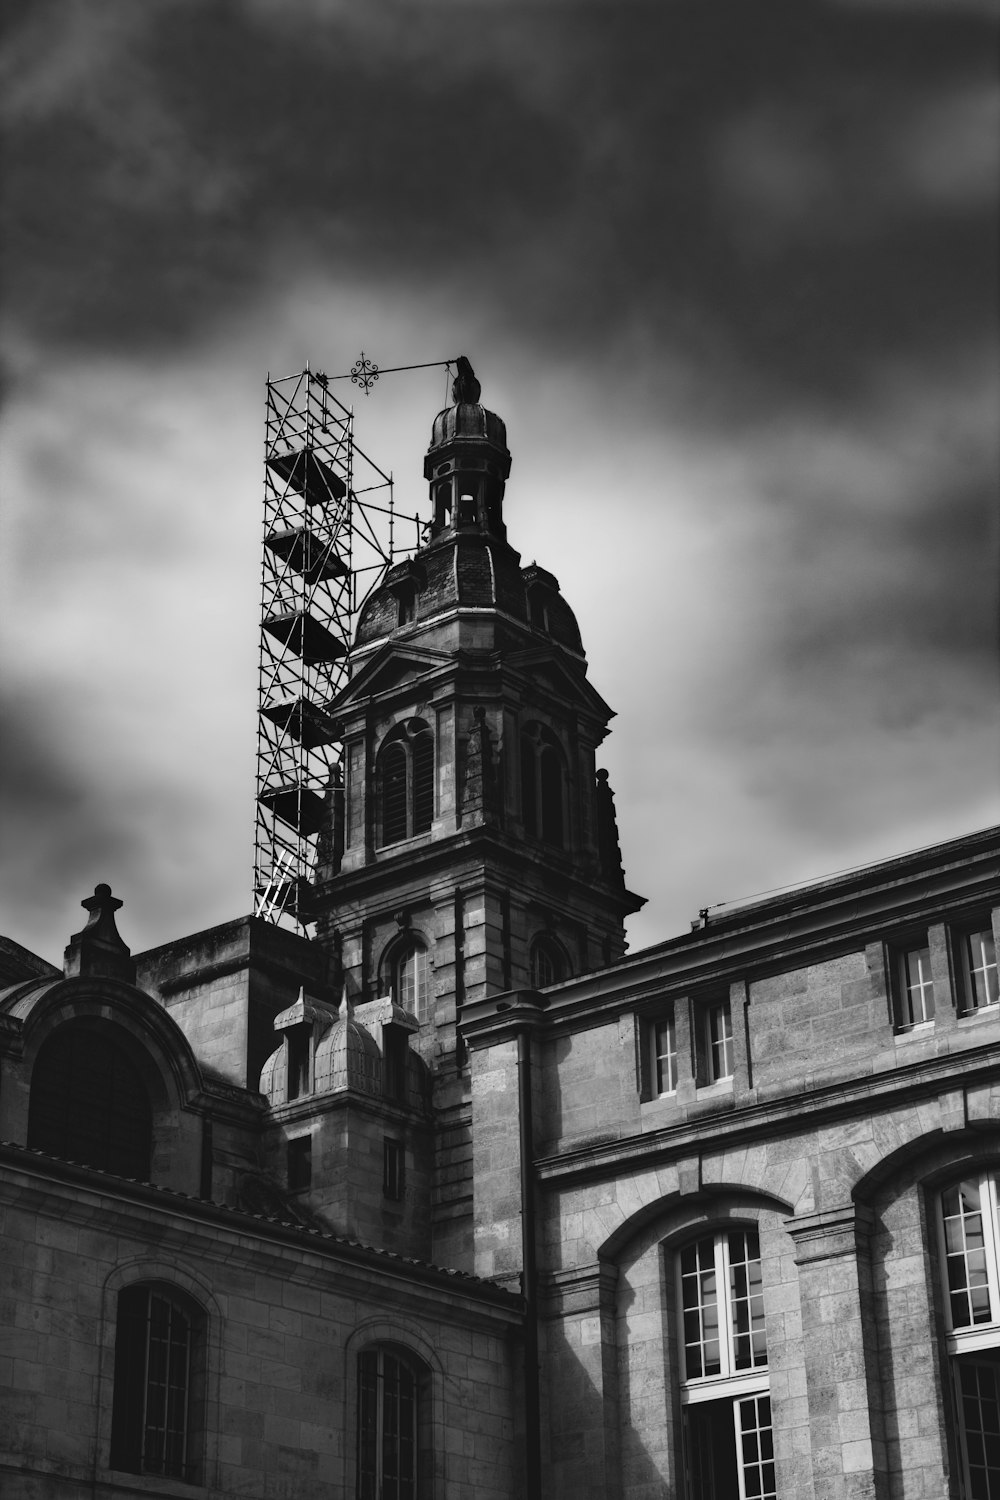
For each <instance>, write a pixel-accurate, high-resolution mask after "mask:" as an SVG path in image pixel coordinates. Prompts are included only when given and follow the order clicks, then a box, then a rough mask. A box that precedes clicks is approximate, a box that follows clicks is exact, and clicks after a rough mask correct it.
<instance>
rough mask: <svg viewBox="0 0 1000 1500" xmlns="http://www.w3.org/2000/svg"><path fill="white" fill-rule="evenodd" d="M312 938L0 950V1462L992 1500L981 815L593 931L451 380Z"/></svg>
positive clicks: (240, 934)
mask: <svg viewBox="0 0 1000 1500" xmlns="http://www.w3.org/2000/svg"><path fill="white" fill-rule="evenodd" d="M454 398H455V399H454V404H453V405H452V406H451V407H449V408H447V409H446V410H445V411H443V412H441V413H440V414H439V415H438V417H437V418H436V419H435V422H434V426H433V430H432V439H431V445H430V448H429V451H428V454H427V458H426V463H425V474H426V477H427V479H428V481H429V484H430V491H431V524H430V534H429V539H428V540H427V542H426V544H425V545H424V546H423V547H422V548H421V549H420V550H419V551H418V552H417V554H416V555H415V557H413V558H412V559H410V560H408V561H407V562H405V563H400V564H398V565H397V566H395V567H393V568H391V569H390V570H389V571H388V572H387V574H386V576H385V578H384V580H383V581H382V584H381V586H380V587H379V588H378V589H377V590H376V591H375V592H374V594H373V595H372V596H371V598H370V599H369V601H368V603H367V605H366V607H365V609H364V612H363V614H362V617H361V621H360V624H359V628H358V634H357V639H356V642H355V650H354V653H353V659H352V661H353V669H352V676H351V680H350V683H349V685H348V687H347V688H346V689H345V690H344V692H343V693H342V694H341V696H340V698H339V699H338V701H337V702H336V703H334V704H333V705H332V706H331V712H332V713H333V715H334V716H335V717H336V719H337V720H338V722H339V725H340V732H341V733H342V737H343V744H344V766H345V783H344V792H343V799H342V801H341V800H340V799H337V798H335V799H333V801H332V804H331V819H332V824H331V828H330V830H329V837H328V838H327V839H326V840H325V841H324V844H323V849H324V854H323V863H322V866H321V868H320V869H319V870H318V871H317V878H316V896H315V900H316V906H315V915H316V929H315V930H316V936H315V938H314V939H306V938H304V937H300V936H297V935H295V934H293V933H290V932H288V931H285V930H283V929H280V928H278V927H274V926H271V925H269V924H267V923H265V922H262V921H259V920H257V919H254V918H247V919H243V920H240V921H235V922H232V923H229V924H225V925H223V926H221V927H217V928H213V929H211V930H209V931H206V932H201V933H198V934H196V935H194V936H192V937H188V938H184V939H181V940H179V941H177V942H174V943H170V944H167V945H165V946H164V947H162V948H158V949H156V950H153V951H151V952H148V953H143V954H139V955H136V956H134V957H133V956H132V955H131V954H130V952H129V949H128V947H127V945H126V943H125V941H124V940H123V938H122V937H121V936H120V935H119V932H118V928H117V922H116V912H117V910H118V908H119V907H120V905H121V903H120V901H118V900H117V899H116V898H115V897H114V896H112V894H111V892H110V891H109V890H108V888H107V887H106V886H99V887H98V888H97V890H96V891H95V894H94V896H93V897H90V898H88V899H87V900H86V901H85V902H84V903H83V904H84V906H85V908H86V909H87V912H88V920H87V924H86V926H85V927H84V928H83V929H82V930H81V931H80V932H78V933H77V934H75V935H74V936H73V937H72V939H71V940H70V943H69V946H68V947H67V950H66V959H65V965H64V969H63V971H62V972H59V971H57V970H55V969H53V968H52V967H51V966H50V965H48V964H46V963H45V962H44V961H43V960H40V959H37V958H35V957H34V956H33V955H31V954H29V953H27V952H26V951H25V950H24V949H22V948H19V947H18V946H17V944H16V943H14V942H5V943H4V944H3V945H2V947H0V981H2V983H3V985H5V986H6V988H4V989H2V990H0V1139H2V1140H3V1142H4V1143H5V1144H4V1145H3V1146H2V1147H0V1184H2V1188H0V1213H2V1219H0V1224H2V1236H3V1257H4V1258H3V1265H4V1279H3V1297H2V1306H0V1387H2V1390H3V1398H2V1413H0V1416H2V1424H0V1494H2V1495H3V1496H4V1497H5V1500H6V1497H7V1496H11V1497H13V1500H29V1497H30V1500H43V1497H44V1500H50V1497H51V1500H69V1497H73V1500H77V1497H79V1500H83V1497H84V1496H86V1497H87V1500H111V1497H122V1496H134V1495H143V1496H145V1495H160V1496H169V1497H177V1500H180V1497H191V1500H215V1497H221V1496H237V1495H238V1496H242V1497H253V1500H257V1497H261V1500H265V1497H266V1500H285V1497H287V1500H333V1497H352V1500H354V1497H360V1500H431V1497H434V1500H437V1497H443V1500H501V1497H512V1496H521V1495H523V1496H526V1497H531V1500H538V1497H541V1496H544V1497H553V1500H580V1497H587V1500H590V1497H593V1500H599V1497H601V1500H603V1497H613V1500H653V1497H656V1500H665V1497H670V1500H682V1497H684V1500H750V1497H756V1500H766V1497H769V1496H771V1497H778V1496H780V1497H783V1500H834V1497H837V1500H841V1497H844V1500H847V1497H851V1500H861V1497H878V1500H883V1497H884V1500H889V1497H900V1500H902V1497H906V1500H943V1497H954V1500H958V1497H963V1500H980V1497H987V1500H989V1497H993V1496H996V1495H998V1494H1000V1223H998V1208H997V1194H998V1186H997V1183H998V1170H1000V1139H998V1132H1000V996H998V984H997V959H996V952H997V942H998V938H1000V830H997V829H994V830H989V831H987V832H984V833H977V834H973V835H970V836H969V837H967V838H964V839H960V840H955V841H953V842H951V843H949V844H945V845H941V846H939V847H937V848H934V849H930V850H924V851H921V852H919V853H917V854H910V855H907V856H905V857H902V858H900V859H897V860H892V861H889V862H887V863H885V864H882V865H878V866H874V867H871V868H869V869H866V870H864V871H861V872H856V873H853V874H850V875H846V876H842V877H839V878H837V879H833V880H828V881H824V882H821V883H819V884H816V885H813V886H811V887H808V888H802V889H798V890H796V891H795V892H793V893H791V894H784V895H780V896H777V897H775V898H773V899H770V900H767V901H763V902H759V903H757V904H754V905H747V906H743V907H741V908H739V909H736V910H733V911H732V912H730V913H729V914H728V915H726V916H725V917H724V918H720V919H718V920H713V921H711V922H707V923H706V922H704V921H702V922H701V923H700V924H699V925H697V926H696V927H694V928H693V929H692V930H691V932H690V933H686V934H684V935H683V936H681V937H679V938H676V939H673V940H671V941H668V942H666V943H663V944H662V945H659V946H657V947H655V948H652V949H648V950H646V951H644V952H641V953H637V954H634V955H626V952H625V942H624V920H625V917H626V916H627V915H628V914H629V912H631V911H634V910H636V909H637V907H638V905H639V904H640V902H639V898H637V897H635V896H633V895H632V894H631V893H630V892H629V891H628V890H627V888H626V886H625V882H624V877H623V873H622V866H621V857H620V853H619V848H618V837H617V832H616V827H615V816H614V804H613V799H612V795H611V792H610V788H609V787H608V782H607V776H606V773H604V772H603V771H601V770H600V768H599V767H598V764H597V751H598V748H599V745H600V743H601V741H602V739H603V737H604V736H605V734H606V733H607V727H608V722H609V719H610V716H611V711H610V709H609V708H608V706H607V705H606V704H605V702H604V701H603V699H602V698H601V697H600V696H599V694H598V693H597V691H596V690H595V689H594V688H593V687H592V686H591V684H590V682H589V681H588V678H587V667H586V658H585V655H584V651H583V646H582V643H581V640H580V635H579V631H578V628H577V625H576V621H575V619H574V617H573V615H572V612H571V610H570V608H569V606H568V605H567V603H566V601H565V600H564V599H563V598H562V595H561V593H560V590H559V585H558V582H557V580H556V579H555V577H554V576H553V575H552V574H551V573H548V572H546V571H544V570H543V569H541V568H538V567H535V566H532V567H529V568H524V567H522V566H521V563H520V559H519V557H518V555H517V553H516V552H515V551H514V550H513V549H512V547H511V546H510V545H509V544H508V542H507V539H506V530H505V526H504V520H503V497H504V486H505V482H506V479H507V476H508V472H509V469H510V454H509V452H508V450H507V445H506V434H505V431H504V427H503V423H502V422H501V421H500V419H499V418H498V417H497V416H496V415H495V414H494V413H492V412H489V411H487V410H486V409H485V408H484V407H483V406H482V405H481V404H480V401H479V389H478V383H477V382H475V380H474V377H472V375H471V371H468V370H467V369H466V370H464V371H463V372H462V373H461V374H460V377H459V380H458V381H457V382H456V389H455V392H454Z"/></svg>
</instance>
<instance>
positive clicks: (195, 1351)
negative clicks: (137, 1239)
mask: <svg viewBox="0 0 1000 1500" xmlns="http://www.w3.org/2000/svg"><path fill="white" fill-rule="evenodd" d="M140 1299H141V1301H142V1303H143V1304H144V1305H143V1306H142V1307H141V1308H140V1306H139V1303H140ZM154 1302H155V1303H157V1304H160V1305H161V1306H164V1307H166V1308H167V1309H168V1310H169V1313H168V1320H167V1340H166V1350H165V1352H164V1354H163V1366H162V1369H163V1374H164V1379H163V1380H162V1381H161V1380H153V1379H151V1378H150V1364H151V1355H150V1344H151V1340H152V1337H153V1312H154ZM132 1304H134V1306H133V1305H132ZM175 1319H176V1320H180V1321H182V1322H183V1324H184V1325H185V1328H186V1346H185V1349H184V1359H183V1375H184V1380H183V1387H182V1394H181V1397H180V1402H179V1404H180V1406H181V1407H182V1410H181V1412H180V1413H179V1414H178V1413H177V1410H176V1405H177V1398H176V1395H175V1397H174V1413H173V1415H174V1417H175V1419H176V1417H177V1416H178V1415H179V1416H180V1426H179V1429H178V1426H177V1425H176V1422H175V1426H174V1428H173V1430H172V1432H171V1429H170V1427H169V1425H168V1424H169V1422H170V1418H171V1395H170V1391H171V1380H170V1377H171V1376H172V1375H176V1369H177V1362H176V1359H175V1358H174V1357H173V1353H174V1350H175V1347H176V1345H175V1343H174V1342H173V1341H172V1339H171V1334H172V1332H173V1324H174V1321H175ZM207 1322H208V1320H207V1316H206V1314H205V1311H204V1309H203V1308H202V1307H201V1306H200V1304H199V1303H198V1302H196V1301H195V1299H194V1298H193V1297H192V1296H191V1295H190V1294H189V1293H188V1292H186V1291H184V1290H182V1289H181V1288H179V1287H177V1286H174V1285H173V1284H172V1283H170V1282H167V1281H163V1280H162V1279H160V1278H155V1279H151V1280H148V1281H133V1282H129V1283H128V1284H127V1285H125V1286H123V1287H121V1288H120V1289H119V1291H118V1293H117V1297H116V1301H115V1340H114V1365H113V1384H112V1398H111V1441H110V1454H109V1467H110V1468H111V1469H113V1470H114V1471H115V1472H117V1473H122V1474H135V1475H142V1476H152V1477H154V1478H157V1479H163V1480H168V1481H170V1480H180V1481H181V1482H182V1483H185V1484H197V1483H199V1482H200V1481H201V1477H202V1469H203V1467H204V1452H203V1448H204V1436H205V1413H204V1406H205V1385H206V1377H207V1356H208V1349H207V1337H206V1334H207ZM161 1342H162V1341H161ZM137 1365H138V1366H140V1367H141V1373H140V1372H139V1370H137V1368H136V1367H137ZM160 1388H162V1396H161V1395H159V1394H157V1397H156V1399H157V1401H158V1402H161V1403H162V1405H161V1408H160V1411H161V1414H162V1418H163V1421H162V1424H161V1425H160V1426H154V1424H152V1423H151V1422H150V1421H149V1420H148V1418H149V1408H150V1393H151V1391H152V1390H154V1389H155V1390H157V1392H159V1390H160ZM174 1390H175V1392H176V1390H177V1386H176V1383H175V1384H174ZM151 1432H161V1433H162V1443H163V1449H164V1452H163V1455H162V1457H161V1458H160V1459H159V1460H157V1459H155V1458H154V1459H151V1458H150V1456H149V1453H148V1445H149V1443H150V1433H151ZM178 1437H179V1440H180V1445H181V1456H180V1458H179V1461H178V1460H171V1459H168V1457H167V1454H166V1451H165V1450H166V1448H167V1446H168V1442H169V1441H170V1439H171V1438H173V1440H174V1441H176V1440H177V1439H178Z"/></svg>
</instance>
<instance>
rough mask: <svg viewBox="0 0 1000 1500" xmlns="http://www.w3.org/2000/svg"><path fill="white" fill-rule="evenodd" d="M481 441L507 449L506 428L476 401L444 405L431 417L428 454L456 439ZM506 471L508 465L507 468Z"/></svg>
mask: <svg viewBox="0 0 1000 1500" xmlns="http://www.w3.org/2000/svg"><path fill="white" fill-rule="evenodd" d="M468 439H472V440H473V441H484V442H487V443H492V444H493V446H494V447H495V448H502V449H503V450H504V452H506V450H507V428H506V427H505V425H504V423H503V422H502V420H501V419H500V418H499V417H498V416H497V414H496V412H495V411H488V410H487V408H486V407H485V406H482V405H481V404H480V403H479V402H478V401H458V402H456V404H455V405H454V406H446V407H445V408H444V410H443V411H439V412H438V414H437V416H436V417H435V418H434V423H433V426H432V427H431V442H430V448H429V450H428V452H429V453H433V451H434V449H435V448H440V447H441V446H442V444H444V443H453V442H455V441H456V440H458V441H460V442H461V441H466V440H468ZM508 468H509V465H508Z"/></svg>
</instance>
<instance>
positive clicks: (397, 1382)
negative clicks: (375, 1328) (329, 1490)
mask: <svg viewBox="0 0 1000 1500" xmlns="http://www.w3.org/2000/svg"><path fill="white" fill-rule="evenodd" d="M416 1494H417V1381H416V1376H415V1375H414V1373H413V1371H412V1370H411V1369H410V1368H409V1366H408V1365H406V1364H404V1363H403V1361H402V1360H401V1359H397V1358H396V1356H395V1355H394V1354H391V1353H390V1352H389V1351H388V1350H387V1349H366V1350H364V1351H363V1352H362V1353H361V1354H360V1355H359V1356H358V1485H357V1495H358V1500H416Z"/></svg>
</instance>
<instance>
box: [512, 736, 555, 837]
mask: <svg viewBox="0 0 1000 1500" xmlns="http://www.w3.org/2000/svg"><path fill="white" fill-rule="evenodd" d="M551 739H552V735H551V732H550V731H549V730H546V729H543V728H542V726H541V725H539V724H535V725H533V726H529V727H528V728H527V729H526V730H525V732H524V733H523V734H522V736H521V817H522V820H523V822H524V831H525V833H526V834H528V835H529V836H530V837H531V838H537V839H541V840H542V842H543V843H546V844H552V845H553V846H554V847H555V848H562V847H563V845H564V844H565V824H564V817H563V783H564V775H563V762H562V757H561V755H560V753H559V751H558V750H557V749H556V747H555V745H554V744H551V743H549V741H551Z"/></svg>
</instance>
